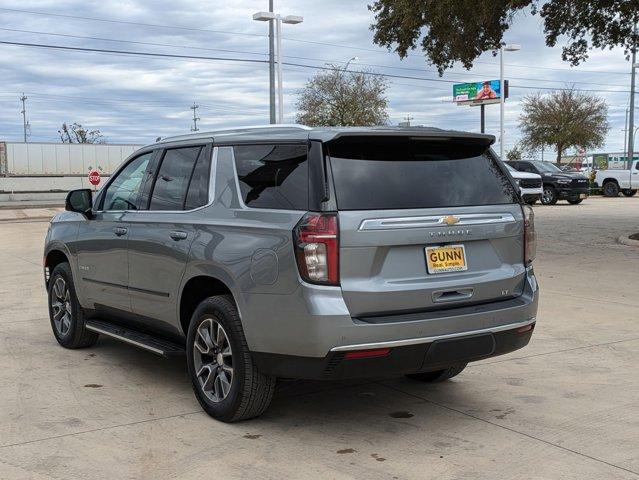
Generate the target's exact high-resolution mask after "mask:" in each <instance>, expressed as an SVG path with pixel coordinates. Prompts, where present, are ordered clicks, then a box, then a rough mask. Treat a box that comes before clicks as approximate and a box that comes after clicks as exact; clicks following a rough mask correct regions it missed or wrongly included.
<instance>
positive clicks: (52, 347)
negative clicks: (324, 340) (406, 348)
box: [0, 197, 639, 479]
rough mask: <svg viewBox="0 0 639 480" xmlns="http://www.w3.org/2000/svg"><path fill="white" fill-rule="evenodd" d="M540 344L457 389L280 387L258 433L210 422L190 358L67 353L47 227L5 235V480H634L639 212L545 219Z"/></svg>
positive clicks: (600, 202)
mask: <svg viewBox="0 0 639 480" xmlns="http://www.w3.org/2000/svg"><path fill="white" fill-rule="evenodd" d="M535 214H536V222H537V233H538V239H539V244H538V254H537V260H536V262H535V270H536V273H537V275H538V278H539V282H540V284H541V288H542V291H541V299H540V309H539V316H538V323H537V327H536V330H535V334H534V335H533V340H532V341H531V344H530V345H529V346H528V347H527V348H525V349H523V350H520V351H517V352H514V353H513V354H510V355H507V356H503V357H497V358H492V359H489V360H486V361H483V362H478V363H474V364H471V366H470V367H469V368H468V369H467V370H466V371H465V372H464V373H463V374H462V375H460V376H459V377H457V378H455V379H454V380H452V381H449V382H445V383H442V384H436V385H426V384H421V383H418V382H415V381H411V380H408V379H404V378H397V379H377V380H374V381H350V382H340V383H321V382H292V381H288V382H284V381H283V382H280V383H279V384H278V391H277V394H276V398H275V399H274V401H273V403H272V406H271V408H270V409H269V410H268V411H267V412H266V414H265V415H264V416H262V417H260V418H258V419H255V420H251V421H248V422H244V423H238V424H223V423H219V422H216V421H215V420H213V419H211V418H210V417H208V416H207V415H206V414H204V413H203V412H202V411H201V409H200V407H199V405H198V404H197V402H196V400H195V397H194V396H193V393H192V391H191V387H190V384H189V379H188V377H187V373H186V366H185V362H184V361H176V362H170V361H167V360H164V359H162V358H160V357H156V356H153V355H152V354H149V353H146V352H144V351H140V350H137V349H135V348H133V347H130V346H127V345H124V344H121V343H118V342H116V341H113V340H110V339H104V338H101V339H100V341H99V342H98V344H97V345H96V346H95V347H93V348H90V349H86V350H75V351H71V350H65V349H63V348H61V347H59V346H58V345H57V343H56V342H55V340H54V337H53V335H52V334H51V328H50V325H49V320H48V316H47V307H46V296H45V291H44V288H43V280H42V267H41V263H42V246H43V240H44V235H45V232H46V228H47V223H46V222H45V221H25V220H22V221H19V222H18V221H17V222H0V261H1V263H0V265H2V267H1V269H0V271H1V272H2V275H1V276H0V312H2V313H1V314H0V332H1V335H0V385H1V387H0V405H2V407H1V408H0V478H12V479H26V478H36V479H44V478H60V479H62V478H65V479H68V478H82V479H86V478H110V479H121V478H158V479H159V478H224V479H230V478H260V479H262V478H274V479H279V478H395V479H404V478H416V479H424V478H436V479H447V478H451V479H452V478H455V479H459V478H471V479H495V478H552V479H558V478H562V479H567V478H574V479H584V478H606V479H616V478H619V479H621V478H637V477H639V448H638V445H639V375H638V372H639V295H638V294H637V292H638V291H639V248H637V247H630V246H624V245H620V244H618V243H617V242H616V239H617V237H619V236H620V235H622V234H624V233H625V234H628V233H634V232H639V198H637V197H634V198H617V199H609V198H591V199H588V200H586V201H585V202H584V203H583V204H581V205H578V206H571V205H568V204H566V203H565V202H560V203H559V204H557V205H555V206H552V207H543V206H536V207H535Z"/></svg>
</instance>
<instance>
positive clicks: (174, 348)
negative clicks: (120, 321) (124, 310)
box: [84, 320, 185, 358]
mask: <svg viewBox="0 0 639 480" xmlns="http://www.w3.org/2000/svg"><path fill="white" fill-rule="evenodd" d="M84 326H85V328H86V329H87V330H91V331H92V332H96V333H99V334H101V335H107V336H109V337H112V338H115V339H116V340H120V341H121V342H125V343H128V344H131V345H134V346H136V347H139V348H143V349H144V350H148V351H149V352H153V353H155V354H157V355H161V356H163V357H167V358H168V357H175V356H182V355H184V354H185V350H184V345H179V344H177V343H173V342H170V341H168V340H164V339H162V338H158V337H154V336H152V335H148V334H146V333H142V332H138V331H137V330H132V329H130V328H126V327H122V326H120V325H116V324H114V323H110V322H105V321H104V320H87V321H86V323H85V324H84Z"/></svg>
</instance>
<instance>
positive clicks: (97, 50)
mask: <svg viewBox="0 0 639 480" xmlns="http://www.w3.org/2000/svg"><path fill="white" fill-rule="evenodd" d="M0 44H4V45H12V46H19V47H33V48H47V49H53V50H66V51H79V52H89V53H107V54H117V55H134V56H143V57H155V58H176V59H183V60H209V61H228V62H238V63H262V64H265V63H268V60H259V59H254V58H238V57H207V56H203V55H180V54H175V53H156V52H139V51H131V50H111V49H106V48H87V47H70V46H64V45H51V44H42V43H26V42H8V41H0ZM282 65H287V66H292V67H301V68H310V69H314V70H331V69H332V67H329V66H317V65H308V64H302V63H294V62H282ZM347 72H351V73H359V74H363V75H371V76H379V77H386V78H402V79H409V80H420V81H425V82H437V83H448V84H453V83H458V82H459V80H446V79H443V78H424V77H413V76H409V75H397V74H390V73H379V72H364V71H358V70H347ZM510 88H527V89H532V90H547V91H556V90H573V89H570V88H560V87H557V88H554V87H539V86H536V85H510ZM574 90H578V91H581V92H606V93H629V92H628V90H604V89H574Z"/></svg>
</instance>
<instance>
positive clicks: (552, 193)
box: [541, 185, 557, 205]
mask: <svg viewBox="0 0 639 480" xmlns="http://www.w3.org/2000/svg"><path fill="white" fill-rule="evenodd" d="M541 203H543V204H544V205H554V204H555V203H557V191H556V190H555V189H554V187H552V186H551V185H544V193H542V195H541Z"/></svg>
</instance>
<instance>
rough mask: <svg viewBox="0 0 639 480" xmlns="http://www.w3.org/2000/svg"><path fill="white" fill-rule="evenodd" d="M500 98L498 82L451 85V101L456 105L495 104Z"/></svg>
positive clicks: (487, 81)
mask: <svg viewBox="0 0 639 480" xmlns="http://www.w3.org/2000/svg"><path fill="white" fill-rule="evenodd" d="M500 96H501V88H500V86H499V80H486V81H484V82H471V83H456V84H454V85H453V101H454V102H456V103H475V104H481V103H497V102H499V98H500Z"/></svg>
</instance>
